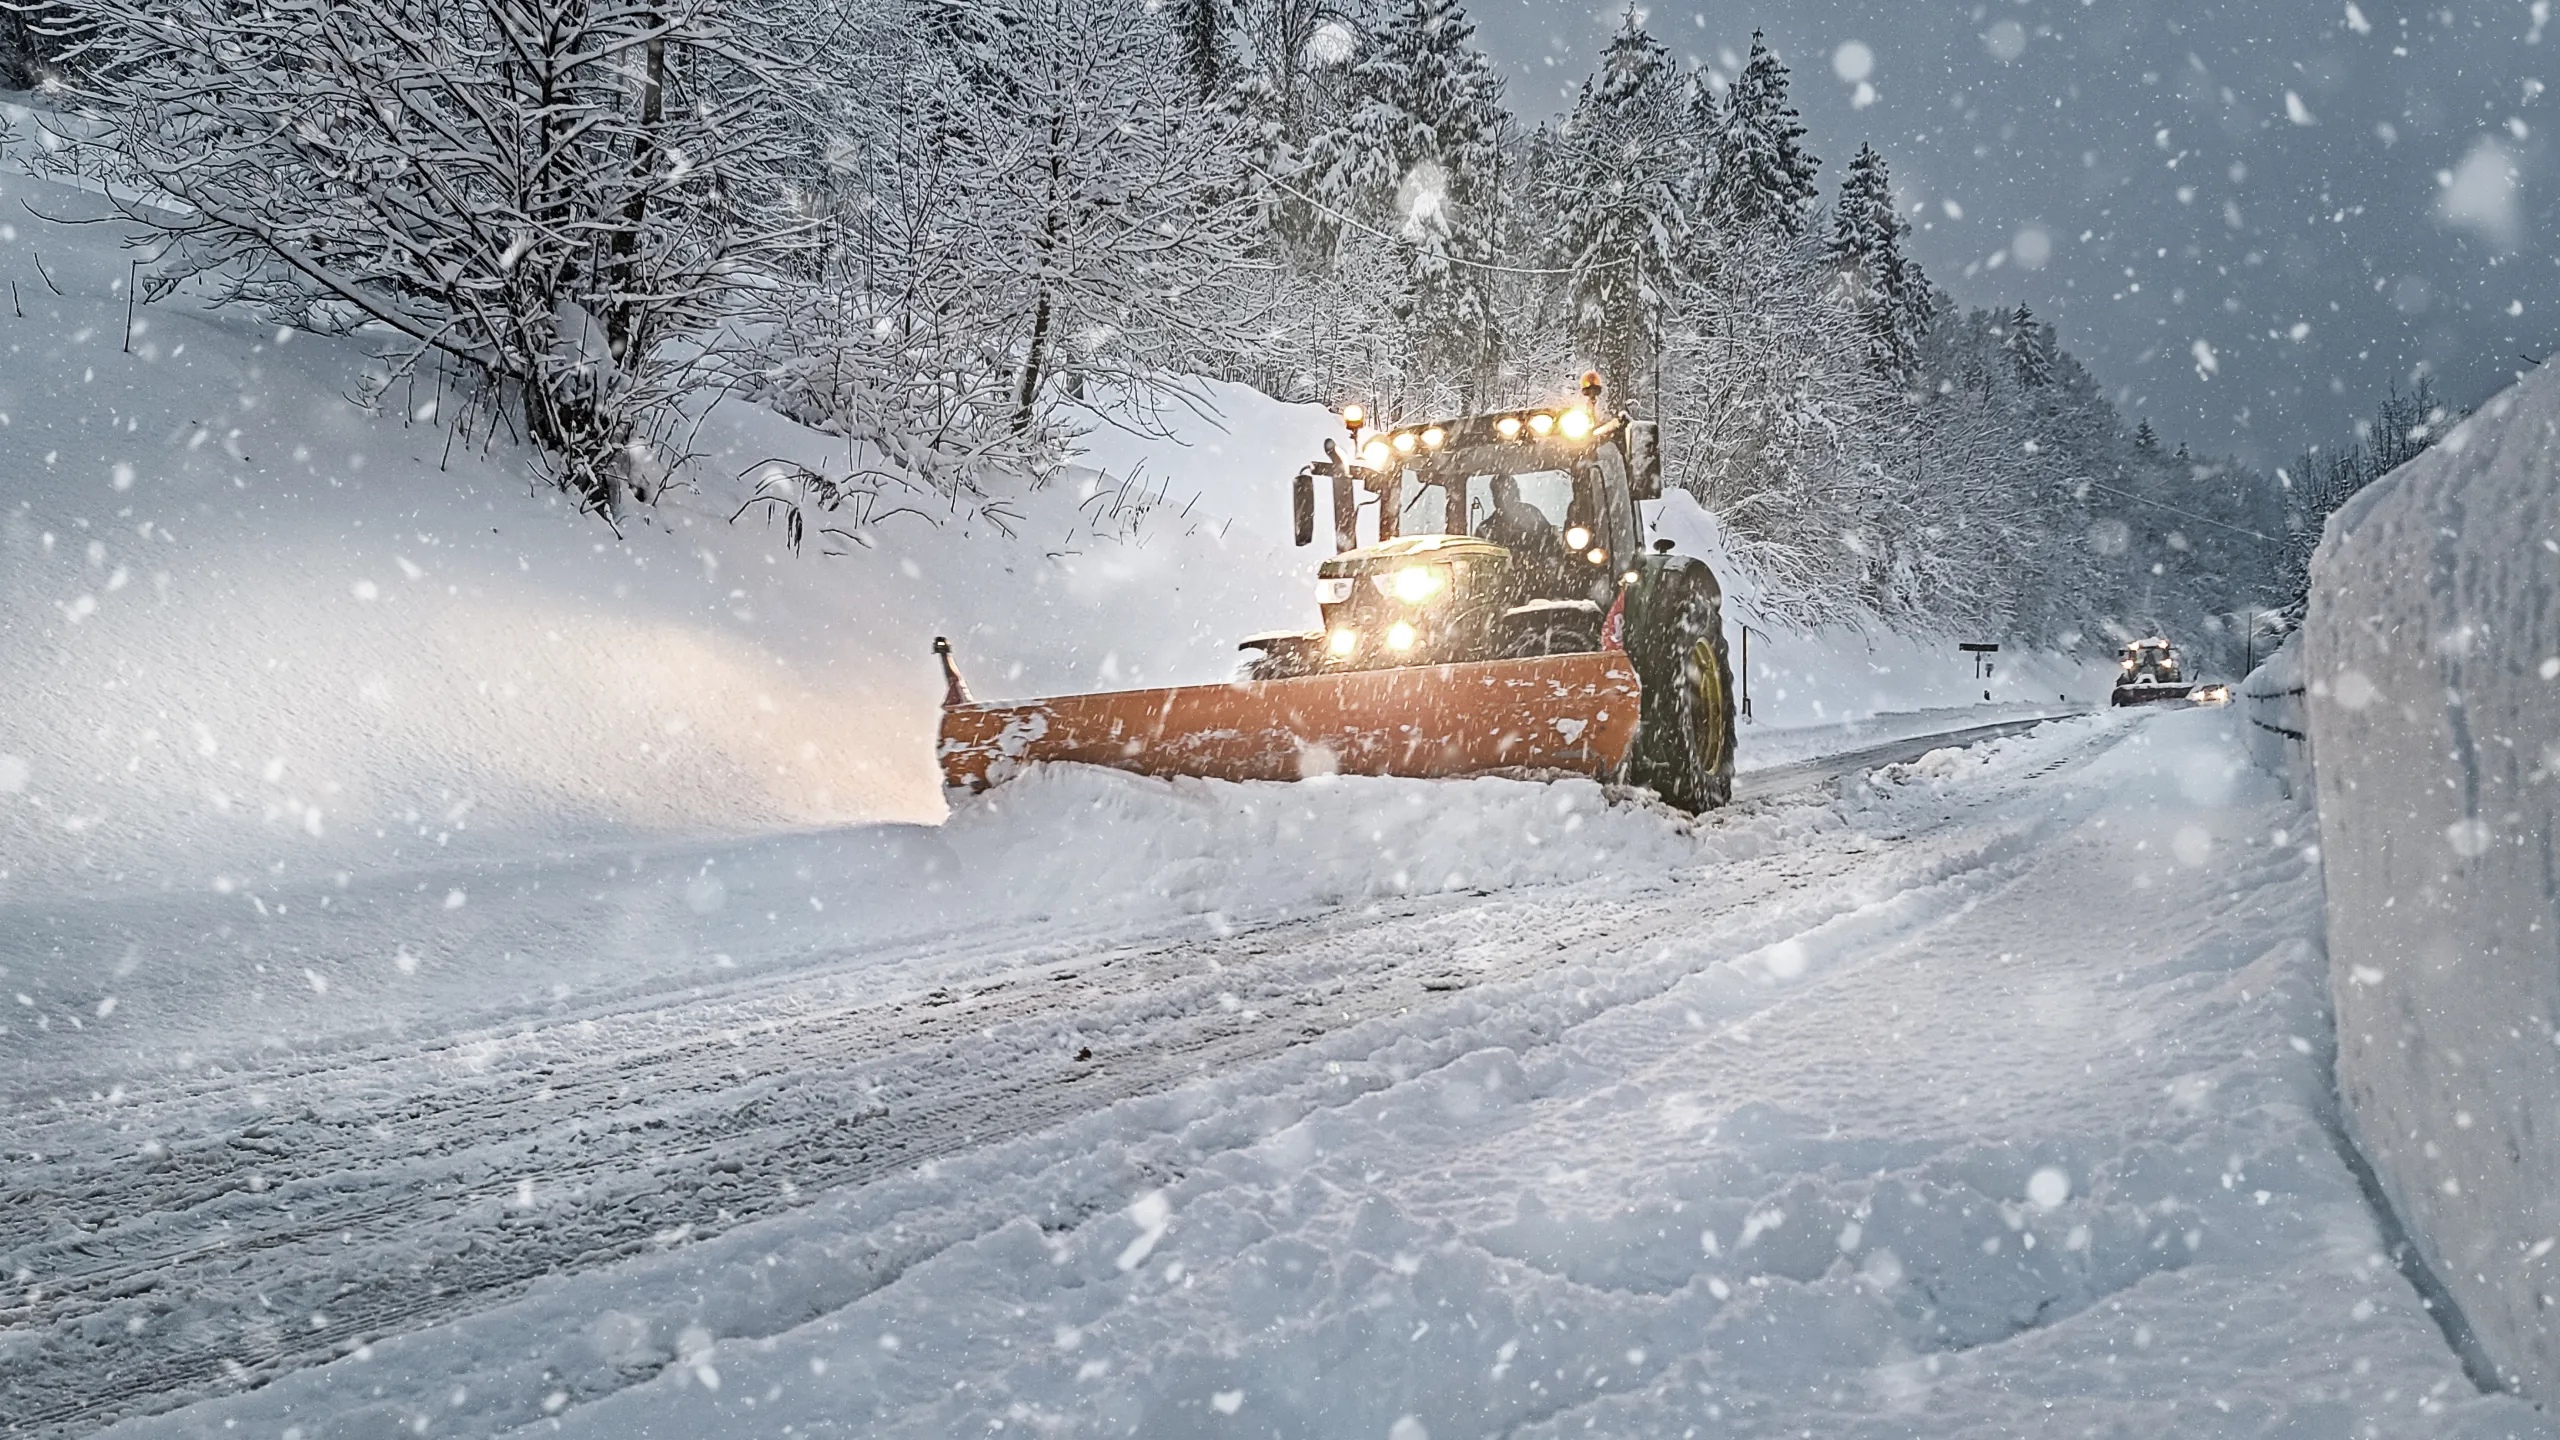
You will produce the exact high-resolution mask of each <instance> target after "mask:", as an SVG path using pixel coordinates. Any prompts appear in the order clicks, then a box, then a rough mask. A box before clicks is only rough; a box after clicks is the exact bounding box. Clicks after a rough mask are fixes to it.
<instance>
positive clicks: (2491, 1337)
mask: <svg viewBox="0 0 2560 1440" xmlns="http://www.w3.org/2000/svg"><path fill="white" fill-rule="evenodd" d="M2555 463H2560V371H2554V370H2551V369H2549V368H2547V367H2546V368H2545V369H2543V370H2541V371H2540V372H2538V373H2536V374H2535V375H2534V376H2532V378H2530V379H2528V380H2526V381H2525V382H2524V383H2522V384H2520V385H2518V386H2516V387H2515V388H2514V389H2512V390H2510V391H2508V392H2507V393H2505V394H2503V395H2501V396H2499V397H2497V398H2496V399H2495V400H2493V401H2491V402H2490V403H2489V404H2488V405H2487V406H2486V407H2484V408H2483V409H2482V411H2481V412H2480V413H2479V414H2477V415H2475V416H2473V417H2472V418H2471V419H2469V420H2468V421H2466V422H2464V423H2463V424H2462V425H2461V426H2459V427H2458V428H2456V429H2455V430H2454V431H2453V432H2452V433H2451V434H2448V435H2447V436H2445V438H2444V440H2443V441H2442V443H2440V444H2438V445H2437V446H2436V447H2435V448H2434V449H2433V450H2430V451H2429V452H2427V453H2426V454H2425V455H2422V456H2420V457H2419V458H2418V459H2416V460H2413V461H2411V462H2410V463H2409V464H2407V465H2404V466H2402V467H2401V468H2400V469H2399V470H2398V471H2396V472H2394V473H2393V475H2392V476H2391V477H2390V478H2389V479H2387V480H2385V481H2382V482H2380V483H2378V484H2376V485H2374V486H2372V487H2370V488H2369V489H2367V490H2366V491H2364V493H2363V494H2361V495H2359V496H2357V497H2356V499H2355V500H2354V501H2352V502H2350V503H2349V505H2348V506H2347V507H2346V508H2345V509H2344V510H2342V511H2340V512H2339V514H2338V515H2337V517H2336V518H2335V519H2333V520H2332V521H2331V522H2330V525H2329V531H2328V537H2327V539H2326V541H2325V542H2324V543H2323V545H2322V547H2321V550H2320V555H2319V559H2318V562H2317V565H2316V567H2315V570H2314V573H2313V590H2312V610H2311V623H2310V626H2309V629H2308V631H2307V634H2306V639H2305V649H2304V656H2303V659H2304V672H2305V675H2304V678H2305V680H2306V681H2307V685H2308V690H2309V696H2308V703H2309V706H2310V729H2311V733H2312V742H2313V758H2314V761H2315V768H2316V769H2317V770H2318V772H2319V793H2320V816H2321V822H2322V828H2323V829H2324V831H2325V832H2326V833H2327V835H2328V843H2327V849H2326V861H2325V864H2326V866H2327V870H2328V880H2329V884H2328V897H2329V899H2328V904H2329V934H2330V935H2331V937H2332V944H2333V947H2334V950H2333V955H2332V970H2331V975H2330V979H2331V983H2332V986H2333V988H2334V989H2335V991H2336V994H2337V1003H2338V1015H2339V1026H2338V1032H2339V1065H2338V1081H2339V1086H2340V1088H2341V1089H2342V1090H2343V1091H2344V1092H2345V1094H2346V1097H2347V1102H2348V1108H2349V1111H2350V1113H2351V1114H2352V1116H2353V1118H2354V1121H2355V1133H2356V1136H2357V1139H2358V1140H2359V1142H2360V1143H2361V1144H2362V1145H2363V1147H2364V1149H2365V1151H2366V1153H2367V1154H2368V1155H2370V1156H2371V1157H2372V1159H2373V1166H2374V1170H2375V1171H2376V1172H2377V1173H2378V1174H2379V1175H2380V1176H2381V1178H2382V1182H2383V1184H2384V1186H2385V1187H2386V1188H2387V1189H2388V1190H2389V1192H2390V1194H2391V1196H2392V1199H2393V1201H2394V1203H2395V1207H2396V1208H2397V1209H2398V1210H2399V1212H2400V1213H2401V1214H2402V1215H2403V1216H2405V1217H2406V1218H2407V1221H2408V1223H2409V1227H2410V1229H2411V1231H2412V1232H2413V1233H2414V1234H2415V1235H2416V1236H2417V1237H2418V1238H2419V1240H2420V1243H2421V1245H2422V1248H2423V1249H2424V1250H2425V1252H2426V1253H2427V1255H2428V1257H2429V1258H2430V1260H2431V1261H2432V1262H2433V1265H2434V1267H2435V1270H2436V1273H2437V1274H2438V1275H2440V1276H2441V1277H2442V1279H2443V1281H2444V1283H2445V1285H2446V1287H2447V1288H2448V1289H2449V1290H2451V1291H2452V1292H2453V1295H2454V1297H2455V1298H2456V1299H2457V1300H2458V1301H2459V1302H2460V1305H2461V1309H2462V1313H2463V1315H2464V1316H2465V1317H2466V1318H2467V1319H2468V1320H2469V1321H2470V1323H2471V1325H2472V1326H2473V1328H2474V1329H2476V1330H2477V1332H2478V1333H2479V1336H2480V1339H2481V1342H2482V1344H2483V1345H2484V1347H2485V1348H2487V1349H2488V1351H2489V1352H2490V1353H2491V1355H2492V1356H2493V1357H2494V1358H2495V1359H2496V1361H2497V1364H2498V1366H2499V1368H2500V1370H2501V1372H2502V1373H2504V1374H2506V1375H2509V1376H2511V1377H2514V1378H2515V1379H2517V1380H2518V1381H2520V1382H2521V1384H2522V1386H2523V1388H2524V1389H2525V1390H2526V1391H2527V1392H2528V1393H2531V1394H2533V1395H2535V1396H2537V1397H2538V1398H2540V1399H2541V1400H2542V1401H2543V1402H2544V1403H2546V1404H2549V1403H2554V1402H2560V1327H2555V1326H2554V1324H2553V1321H2552V1313H2551V1305H2552V1296H2553V1294H2554V1293H2555V1292H2560V1255H2555V1254H2554V1253H2553V1250H2554V1244H2553V1237H2554V1236H2555V1234H2560V1141H2556V1140H2555V1138H2554V1137H2553V1135H2552V1132H2551V1123H2550V1121H2551V1099H2552V1096H2553V1095H2554V1094H2555V1093H2560V1049H2555V1046H2554V1041H2555V1040H2560V1029H2555V1028H2554V1026H2555V1022H2560V875H2555V872H2554V869H2553V860H2552V850H2553V845H2554V843H2555V841H2560V833H2556V832H2560V813H2555V811H2556V810H2560V807H2555V805H2554V803H2553V798H2552V797H2553V793H2554V792H2553V778H2554V776H2555V774H2560V611H2555V604H2554V602H2555V601H2560V503H2555V500H2554V494H2553V488H2552V474H2553V470H2554V466H2555Z"/></svg>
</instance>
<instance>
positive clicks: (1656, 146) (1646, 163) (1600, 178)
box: [1544, 10, 1691, 395]
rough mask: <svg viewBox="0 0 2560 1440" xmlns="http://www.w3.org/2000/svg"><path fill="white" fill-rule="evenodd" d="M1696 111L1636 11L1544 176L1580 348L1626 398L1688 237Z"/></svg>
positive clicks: (1652, 353) (1673, 287)
mask: <svg viewBox="0 0 2560 1440" xmlns="http://www.w3.org/2000/svg"><path fill="white" fill-rule="evenodd" d="M1687 114H1688V106H1687V103H1686V97H1685V96H1684V95H1683V94H1682V91H1681V85H1680V79H1679V74H1678V71H1677V70H1676V68H1675V67H1674V66H1673V64H1672V62H1671V56H1670V54H1669V53H1668V52H1667V51H1665V50H1664V49H1663V48H1662V46H1661V45H1660V44H1658V43H1656V42H1655V40H1654V39H1653V37H1652V36H1650V35H1648V34H1646V33H1645V31H1644V27H1643V26H1642V25H1641V24H1639V23H1638V22H1637V20H1636V16H1635V12H1634V11H1633V10H1630V11H1628V12H1627V16H1626V19H1625V21H1624V23H1623V24H1621V25H1620V27H1619V30H1618V33H1617V35H1616V37H1615V38H1613V39H1612V40H1611V41H1610V42H1609V48H1608V50H1607V51H1606V52H1605V53H1604V54H1603V56H1602V58H1601V63H1600V72H1599V73H1598V74H1597V75H1595V76H1593V77H1592V78H1591V79H1589V80H1587V81H1584V82H1583V86H1582V93H1581V95H1580V97H1579V98H1578V99H1577V100H1576V101H1575V104H1574V108H1573V113H1572V115H1571V116H1569V117H1568V118H1567V119H1566V121H1565V123H1564V127H1563V129H1562V131H1561V132H1560V133H1559V134H1558V136H1557V143H1556V145H1555V147H1554V151H1553V163H1552V164H1551V165H1550V166H1549V168H1548V173H1547V175H1546V176H1545V177H1544V180H1545V184H1544V189H1545V191H1546V202H1547V206H1548V208H1549V210H1550V211H1551V213H1553V214H1554V215H1555V216H1556V229H1555V248H1556V250H1557V251H1559V252H1560V253H1561V256H1562V259H1563V262H1564V264H1565V266H1566V267H1567V268H1569V269H1570V270H1571V272H1572V274H1571V277H1570V281H1569V286H1568V288H1569V291H1570V298H1571V304H1572V328H1573V336H1574V343H1575V344H1576V345H1577V346H1579V347H1580V348H1581V350H1582V352H1583V354H1584V355H1586V356H1587V357H1589V358H1590V360H1591V361H1592V362H1593V363H1595V364H1596V365H1597V366H1598V367H1599V369H1600V371H1601V373H1602V374H1603V375H1604V376H1605V377H1606V378H1607V380H1608V383H1609V384H1610V385H1611V386H1612V387H1613V388H1615V389H1616V390H1617V392H1618V393H1619V394H1621V395H1624V394H1627V393H1630V392H1631V391H1634V390H1636V389H1639V388H1649V387H1646V386H1642V385H1640V381H1641V380H1642V376H1643V372H1644V371H1645V370H1646V369H1648V368H1649V367H1650V366H1651V364H1652V363H1653V361H1654V360H1655V358H1656V357H1657V356H1659V354H1660V353H1661V348H1662V334H1663V320H1664V315H1665V313H1666V311H1668V310H1669V309H1670V308H1671V307H1672V306H1673V305H1674V304H1675V303H1676V302H1677V300H1678V298H1679V295H1680V291H1681V288H1682V262H1683V260H1684V259H1685V257H1686V255H1687V251H1688V246H1689V239H1690V215H1689V207H1688V204H1687V194H1686V188H1687V181H1688V179H1689V175H1690V173H1691V165H1690V162H1689V159H1688V156H1687V154H1686V153H1685V152H1686V150H1687V147H1686V146H1685V145H1684V144H1683V136H1682V134H1681V128H1682V124H1683V122H1684V120H1685V119H1686V118H1687Z"/></svg>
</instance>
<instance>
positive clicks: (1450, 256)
mask: <svg viewBox="0 0 2560 1440" xmlns="http://www.w3.org/2000/svg"><path fill="white" fill-rule="evenodd" d="M1355 83H1356V84H1357V85H1358V86H1359V88H1360V90H1361V92H1362V93H1363V95H1364V99H1363V102H1362V104H1361V106H1360V108H1359V110H1358V111H1357V112H1355V114H1354V116H1353V120H1352V124H1351V126H1350V130H1351V132H1352V136H1353V139H1352V142H1351V143H1352V144H1354V145H1355V146H1357V147H1358V148H1359V149H1360V150H1361V151H1362V152H1363V153H1364V157H1365V158H1364V161H1363V163H1362V164H1361V166H1360V167H1359V170H1358V172H1357V173H1358V174H1359V175H1360V178H1361V179H1363V180H1364V181H1365V182H1366V185H1365V188H1366V190H1367V193H1366V194H1365V195H1363V196H1362V197H1361V198H1362V201H1363V204H1362V207H1361V208H1362V211H1363V212H1364V215H1365V216H1366V217H1369V218H1372V219H1373V220H1374V221H1376V222H1382V223H1380V228H1382V229H1385V230H1387V231H1388V232H1389V233H1391V234H1393V235H1395V236H1396V238H1397V242H1398V245H1397V251H1398V253H1397V259H1398V261H1399V262H1400V267H1401V269H1402V270H1403V272H1404V276H1405V294H1404V296H1403V298H1402V300H1401V302H1400V303H1399V304H1398V305H1397V310H1398V312H1399V318H1400V319H1402V320H1403V321H1404V325H1405V330H1406V333H1407V335H1408V337H1409V339H1410V342H1411V350H1412V355H1411V357H1410V358H1411V360H1412V361H1413V362H1414V363H1415V364H1416V366H1417V367H1418V369H1419V371H1420V374H1421V376H1422V377H1423V378H1424V379H1425V380H1426V381H1428V380H1435V379H1437V380H1447V381H1450V382H1452V383H1455V384H1456V385H1457V386H1458V387H1459V388H1460V389H1461V390H1462V391H1463V392H1465V394H1466V395H1468V396H1470V397H1471V396H1472V395H1473V394H1475V393H1476V392H1478V391H1480V390H1481V389H1482V387H1483V386H1484V385H1485V384H1486V383H1487V382H1488V381H1489V380H1490V379H1491V376H1492V372H1493V370H1494V369H1495V367H1496V366H1497V364H1498V363H1499V359H1500V353H1501V332H1500V326H1499V323H1498V320H1497V317H1496V315H1495V313H1494V300H1493V294H1492V287H1491V284H1490V275H1489V273H1488V271H1487V270H1486V269H1485V262H1486V261H1488V260H1490V259H1491V246H1490V243H1489V242H1490V239H1491V237H1490V234H1489V230H1490V222H1491V209H1492V201H1493V191H1494V182H1495V172H1496V170H1497V168H1498V166H1499V163H1500V156H1499V153H1498V144H1499V137H1500V133H1501V124H1502V108H1501V100H1500V93H1501V87H1500V82H1499V81H1497V80H1496V79H1495V78H1494V75H1493V67H1492V65H1491V64H1490V63H1489V62H1488V61H1487V60H1486V59H1485V56H1484V52H1482V51H1481V50H1479V49H1477V48H1476V46H1475V26H1474V25H1473V23H1471V22H1470V21H1469V20H1468V19H1467V17H1466V14H1465V12H1464V11H1462V10H1461V9H1459V7H1458V3H1457V0H1410V3H1408V5H1407V6H1406V8H1405V9H1404V11H1403V12H1402V13H1401V14H1400V15H1398V16H1396V17H1395V19H1394V20H1393V22H1392V23H1390V24H1389V25H1388V27H1387V29H1386V33H1385V34H1384V35H1383V36H1382V37H1380V43H1378V44H1377V45H1375V46H1373V47H1371V53H1370V54H1369V56H1368V57H1367V58H1365V59H1364V60H1363V61H1362V62H1361V64H1360V65H1359V67H1358V69H1357V72H1356V76H1355Z"/></svg>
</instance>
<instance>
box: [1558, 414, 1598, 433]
mask: <svg viewBox="0 0 2560 1440" xmlns="http://www.w3.org/2000/svg"><path fill="white" fill-rule="evenodd" d="M1556 428H1557V429H1559V430H1561V431H1563V432H1564V438H1566V439H1567V440H1579V439H1581V438H1582V437H1584V436H1585V435H1588V434H1590V433H1591V412H1590V411H1588V410H1580V409H1576V410H1567V411H1566V412H1564V414H1563V415H1561V416H1558V417H1557V419H1556Z"/></svg>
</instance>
